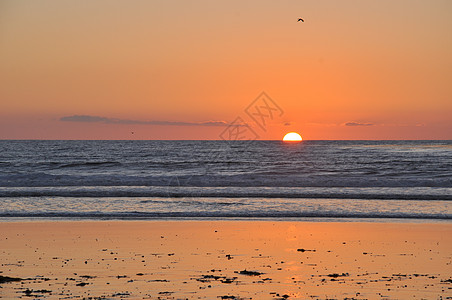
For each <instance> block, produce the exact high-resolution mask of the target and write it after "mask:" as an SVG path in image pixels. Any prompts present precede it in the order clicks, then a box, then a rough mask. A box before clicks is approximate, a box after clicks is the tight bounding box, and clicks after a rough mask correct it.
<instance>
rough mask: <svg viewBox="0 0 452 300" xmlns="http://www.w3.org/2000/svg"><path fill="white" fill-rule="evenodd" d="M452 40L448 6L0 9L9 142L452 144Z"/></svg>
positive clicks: (347, 1)
mask: <svg viewBox="0 0 452 300" xmlns="http://www.w3.org/2000/svg"><path fill="white" fill-rule="evenodd" d="M298 18H303V19H304V22H297V20H298ZM451 28H452V1H449V0H444V1H440V0H431V1H427V0H425V1H419V0H398V1H393V0H378V1H377V0H375V1H358V0H354V1H351V0H342V1H336V0H330V1H328V0H324V1H322V0H320V1H300V0H293V1H289V0H281V1H274V0H271V1H269V0H228V1H210V0H205V1H204V0H203V1H200V0H193V1H182V0H180V1H174V0H162V1H152V0H149V1H137V0H130V1H115V0H92V1H66V0H54V1H49V0H43V1H31V0H28V1H24V0H11V1H9V0H2V1H1V2H0V139H106V140H109V139H157V140H160V139H167V140H173V139H176V140H178V139H183V140H191V139H200V140H203V139H207V140H210V139H235V138H240V139H265V140H268V139H282V137H283V136H284V134H285V133H287V132H290V131H295V132H298V133H300V134H301V135H302V136H303V138H304V139H305V140H306V139H308V140H309V139H312V140H319V139H320V140H323V139H332V140H341V139H352V140H353V139H358V140H360V139H366V140H369V139H383V140H386V139H416V140H417V139H452V84H451V82H452V30H451ZM231 130H236V131H237V130H238V131H240V134H239V135H231V134H230V133H231Z"/></svg>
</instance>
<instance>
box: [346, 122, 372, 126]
mask: <svg viewBox="0 0 452 300" xmlns="http://www.w3.org/2000/svg"><path fill="white" fill-rule="evenodd" d="M373 125H374V124H372V123H358V122H347V123H345V126H373Z"/></svg>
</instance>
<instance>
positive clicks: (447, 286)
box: [0, 220, 452, 299]
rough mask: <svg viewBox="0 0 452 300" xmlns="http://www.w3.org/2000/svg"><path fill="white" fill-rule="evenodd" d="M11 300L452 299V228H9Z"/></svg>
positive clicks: (78, 224)
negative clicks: (117, 299) (15, 299)
mask: <svg viewBox="0 0 452 300" xmlns="http://www.w3.org/2000/svg"><path fill="white" fill-rule="evenodd" d="M0 245H1V249H0V265H1V269H0V272H1V273H0V276H1V277H0V282H1V283H0V296H1V297H3V298H5V299H10V298H20V297H24V298H30V297H31V298H40V299H42V298H49V299H78V298H89V297H92V298H98V299H99V298H102V299H104V298H105V299H109V298H128V299H143V298H149V299H345V298H352V299H407V298H414V299H450V297H452V273H451V269H452V268H451V263H452V224H450V223H407V222H405V223H388V222H385V223H371V222H286V221H284V222H282V221H281V222H278V221H232V220H231V221H192V220H191V221H174V220H172V221H164V220H163V221H162V220H159V221H40V222H37V221H25V222H2V223H0Z"/></svg>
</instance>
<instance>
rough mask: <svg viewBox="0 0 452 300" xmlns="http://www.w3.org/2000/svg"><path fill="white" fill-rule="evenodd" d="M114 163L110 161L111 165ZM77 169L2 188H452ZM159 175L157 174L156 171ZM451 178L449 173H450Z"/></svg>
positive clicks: (362, 178) (17, 179) (7, 181)
mask: <svg viewBox="0 0 452 300" xmlns="http://www.w3.org/2000/svg"><path fill="white" fill-rule="evenodd" d="M110 163H111V162H110ZM93 169H94V168H89V170H78V171H77V172H76V174H71V175H67V174H64V173H63V174H59V173H58V172H56V171H54V172H52V173H50V174H49V173H48V172H47V173H46V172H35V173H20V172H16V173H13V174H1V175H0V187H49V186H52V187H63V186H111V187H117V186H185V187H222V186H231V187H257V186H259V187H444V188H452V176H444V174H438V175H435V176H428V175H425V174H420V175H418V176H415V175H413V174H410V175H406V176H395V175H397V174H393V175H392V176H394V177H390V176H370V175H367V176H366V175H360V174H348V175H344V174H342V175H341V174H328V173H325V174H322V175H306V174H298V175H281V174H273V175H270V174H266V175H261V174H253V173H249V174H235V173H234V172H232V171H224V173H225V174H221V175H217V174H209V173H208V172H207V173H205V174H201V175H199V174H194V175H185V174H183V175H180V174H179V172H180V171H179V170H178V169H174V170H164V171H162V172H161V173H158V174H154V175H147V174H144V175H137V174H136V172H135V171H131V173H132V174H131V175H129V174H116V172H114V171H106V170H105V169H102V168H100V169H99V170H93ZM156 173H157V172H156ZM447 175H450V172H448V173H447Z"/></svg>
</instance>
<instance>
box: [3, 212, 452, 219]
mask: <svg viewBox="0 0 452 300" xmlns="http://www.w3.org/2000/svg"><path fill="white" fill-rule="evenodd" d="M0 218H27V219H28V218H52V219H53V218H57V219H92V220H115V219H119V220H151V219H190V220H193V219H250V218H251V219H279V220H291V219H303V218H309V219H313V218H315V219H413V220H452V214H425V213H424V214H413V213H371V214H369V213H335V212H331V213H325V212H310V213H307V212H303V213H298V212H271V213H264V212H255V213H250V212H245V213H236V212H235V213H227V212H202V213H200V212H150V213H149V212H126V213H100V212H88V213H78V212H77V213H72V212H71V213H68V212H56V213H53V212H38V213H33V212H29V213H22V212H14V213H0Z"/></svg>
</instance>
